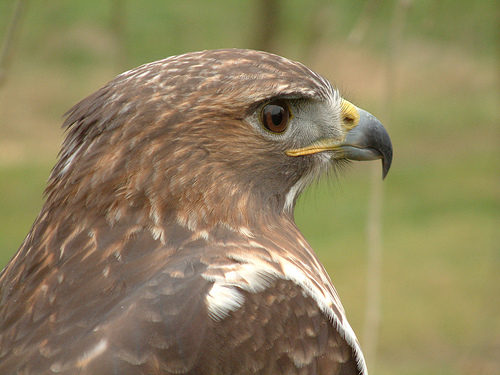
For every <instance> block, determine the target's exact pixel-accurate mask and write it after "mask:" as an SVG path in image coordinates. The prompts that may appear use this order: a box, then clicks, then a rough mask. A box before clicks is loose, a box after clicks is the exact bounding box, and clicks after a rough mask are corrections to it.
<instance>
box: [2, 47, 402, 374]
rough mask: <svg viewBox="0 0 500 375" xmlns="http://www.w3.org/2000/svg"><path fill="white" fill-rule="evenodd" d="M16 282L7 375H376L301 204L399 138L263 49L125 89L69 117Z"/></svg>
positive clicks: (314, 77) (126, 79) (122, 79)
mask: <svg viewBox="0 0 500 375" xmlns="http://www.w3.org/2000/svg"><path fill="white" fill-rule="evenodd" d="M65 126H66V127H67V128H68V134H67V138H66V140H65V141H64V143H63V146H62V150H61V153H60V158H59V161H58V163H57V164H56V166H55V167H54V169H53V171H52V174H51V176H50V179H49V182H48V187H47V190H46V202H45V204H44V206H43V208H42V210H41V212H40V214H39V216H38V217H37V219H36V221H35V223H34V224H33V227H32V228H31V231H30V232H29V234H28V236H27V237H26V239H25V241H24V243H23V244H22V246H21V248H20V249H19V251H18V252H17V254H16V255H15V257H14V258H13V259H12V260H11V262H10V263H9V264H8V265H7V267H6V268H5V269H4V270H3V272H2V274H1V276H0V373H1V374H100V375H102V374H104V375H106V374H366V366H365V362H364V359H363V356H362V354H361V350H360V347H359V344H358V341H357V340H356V337H355V335H354V332H353V331H352V329H351V327H350V326H349V323H348V322H347V319H346V317H345V314H344V309H343V307H342V305H341V303H340V300H339V297H338V295H337V292H336V291H335V289H334V287H333V285H332V282H331V281H330V278H329V276H328V274H327V273H326V271H325V269H324V268H323V266H322V265H321V263H320V262H319V260H318V258H317V257H316V255H315V253H314V252H313V250H312V249H311V248H310V246H309V244H308V243H307V241H306V240H305V239H304V237H303V236H302V235H301V233H300V232H299V230H298V229H297V227H296V225H295V223H294V219H293V210H294V206H295V202H296V200H297V197H298V195H299V194H300V192H301V191H302V190H303V189H304V188H305V187H306V186H307V185H308V184H309V183H310V182H311V181H313V180H314V179H315V178H316V177H317V176H319V175H320V174H321V173H322V172H324V171H327V170H328V169H331V168H335V167H336V166H338V165H341V164H343V163H344V162H345V161H346V159H355V160H372V159H379V158H380V159H382V162H383V175H384V176H385V174H386V173H387V171H388V170H389V167H390V164H391V159H392V148H391V143H390V140H389V136H388V134H387V132H386V131H385V129H384V128H383V127H382V125H381V124H380V122H378V121H377V120H376V119H375V118H374V117H373V116H371V115H370V114H368V113H367V112H365V111H363V110H360V109H358V108H356V107H355V106H354V105H352V104H350V103H349V102H347V101H345V100H344V99H342V98H341V96H340V94H339V92H338V91H336V90H335V89H334V88H333V87H332V86H331V84H330V83H329V82H328V81H326V80H325V79H323V78H322V77H320V76H319V75H318V74H316V73H314V72H312V71H311V70H309V69H308V68H306V67H305V66H303V65H301V64H299V63H296V62H292V61H289V60H287V59H285V58H282V57H279V56H276V55H272V54H269V53H264V52H257V51H250V50H217V51H204V52H196V53H188V54H184V55H180V56H174V57H170V58H167V59H165V60H161V61H157V62H154V63H151V64H146V65H143V66H141V67H139V68H137V69H133V70H131V71H128V72H126V73H123V74H121V75H119V76H118V77H116V78H115V79H113V80H112V81H111V82H110V83H108V84H107V85H106V86H104V87H103V88H101V89H100V90H98V91H96V92H95V93H94V94H92V95H90V96H89V97H87V98H86V99H84V100H83V101H81V102H80V103H79V104H77V105H76V106H75V107H73V108H72V109H71V110H70V111H69V114H68V117H67V120H66V122H65Z"/></svg>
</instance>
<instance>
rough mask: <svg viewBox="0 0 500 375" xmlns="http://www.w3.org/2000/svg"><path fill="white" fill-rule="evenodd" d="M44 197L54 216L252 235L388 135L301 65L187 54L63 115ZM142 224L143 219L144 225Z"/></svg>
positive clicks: (384, 148)
mask: <svg viewBox="0 0 500 375" xmlns="http://www.w3.org/2000/svg"><path fill="white" fill-rule="evenodd" d="M65 125H66V126H67V127H68V128H69V134H68V136H67V138H66V140H65V142H64V145H63V149H62V151H61V157H60V160H59V163H58V164H57V165H56V167H55V169H54V171H53V174H52V177H51V180H50V184H49V187H48V189H47V193H48V202H49V203H52V207H53V211H57V210H58V209H59V208H60V207H61V205H62V206H73V207H82V206H84V207H87V208H90V209H92V210H94V211H92V212H95V210H99V212H103V213H104V214H105V215H106V216H107V218H108V220H109V221H110V222H115V221H120V218H122V217H124V216H125V215H127V214H129V213H130V211H137V208H138V207H142V208H147V210H146V211H144V210H141V213H140V214H141V215H146V216H147V219H152V220H153V222H154V223H155V225H159V226H161V224H162V223H164V222H166V221H168V220H171V219H173V218H174V217H175V219H176V220H178V221H179V222H181V223H183V224H185V225H187V226H188V227H190V228H203V227H210V226H213V225H214V224H217V223H221V222H224V223H229V224H231V225H232V224H238V225H242V226H245V227H251V226H253V224H255V221H256V220H258V219H260V218H262V213H266V214H277V215H281V214H286V215H290V214H291V213H292V211H293V208H294V204H295V201H296V199H297V197H298V195H299V194H300V192H301V191H302V190H303V189H304V188H305V187H306V186H307V185H308V184H309V183H310V182H311V181H312V180H314V179H315V177H317V176H319V175H320V174H321V173H322V172H324V171H327V170H328V169H330V168H332V167H333V168H335V167H337V166H339V165H342V164H344V163H345V161H346V160H348V159H353V160H372V159H382V163H383V176H384V177H385V175H386V174H387V172H388V170H389V167H390V164H391V158H392V148H391V142H390V139H389V136H388V134H387V132H386V131H385V129H384V128H383V126H382V125H381V124H380V123H379V122H378V121H377V120H376V119H375V118H374V117H373V116H371V115H370V114H368V113H367V112H365V111H363V110H361V109H359V108H357V107H355V106H354V105H352V104H351V103H349V102H348V101H346V100H345V99H343V98H342V97H341V95H340V93H339V92H338V91H337V90H335V89H334V88H333V87H332V85H331V84H330V83H329V82H328V81H327V80H325V79H324V78H322V77H320V76H319V75H318V74H316V73H314V72H313V71H311V70H310V69H308V68H307V67H305V66H304V65H302V64H300V63H297V62H292V61H290V60H287V59H285V58H282V57H279V56H276V55H273V54H269V53H264V52H257V51H250V50H236V49H234V50H216V51H203V52H196V53H188V54H184V55H180V56H174V57H170V58H167V59H165V60H161V61H158V62H154V63H151V64H146V65H143V66H141V67H139V68H137V69H133V70H131V71H128V72H126V73H123V74H121V75H119V76H118V77H116V78H115V79H114V80H112V81H111V82H110V83H108V84H107V85H106V86H104V87H103V88H102V89H100V90H98V91H97V92H95V93H94V94H92V95H91V96H89V97H88V98H86V99H84V100H83V101H82V102H80V103H79V104H77V105H76V106H75V107H74V108H73V109H72V110H71V111H70V112H69V116H68V118H67V120H66V123H65ZM144 219H146V217H145V218H144Z"/></svg>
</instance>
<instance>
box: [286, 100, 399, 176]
mask: <svg viewBox="0 0 500 375" xmlns="http://www.w3.org/2000/svg"><path fill="white" fill-rule="evenodd" d="M356 109H357V111H358V114H359V122H358V124H357V125H356V126H354V127H353V128H352V129H351V130H350V131H349V132H348V133H347V136H346V138H345V139H344V141H343V142H339V141H338V140H333V139H323V140H320V141H318V142H315V143H314V144H311V145H309V146H306V147H303V148H299V149H294V150H288V151H287V152H286V154H287V155H288V156H302V155H311V154H315V153H318V152H323V151H334V152H335V157H336V158H338V159H350V160H376V159H382V178H385V176H387V173H388V172H389V168H390V167H391V162H392V143H391V139H390V138H389V134H388V133H387V130H385V128H384V126H383V125H382V124H381V123H380V121H379V120H377V119H376V118H375V117H374V116H372V115H371V114H370V113H368V112H366V111H364V110H362V109H359V108H356Z"/></svg>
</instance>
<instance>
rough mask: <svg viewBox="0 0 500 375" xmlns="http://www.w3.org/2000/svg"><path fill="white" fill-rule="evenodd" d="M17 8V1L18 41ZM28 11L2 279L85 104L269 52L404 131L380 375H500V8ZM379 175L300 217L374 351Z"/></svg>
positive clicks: (313, 192)
mask: <svg viewBox="0 0 500 375" xmlns="http://www.w3.org/2000/svg"><path fill="white" fill-rule="evenodd" d="M16 3H17V2H16V1H14V0H3V1H1V2H0V33H1V34H0V38H2V40H4V39H5V36H6V35H7V31H8V29H9V24H10V23H11V20H12V17H13V16H12V15H13V12H14V9H15V6H16ZM270 7H271V8H270ZM268 10H270V12H268ZM21 14H22V17H21V18H19V21H20V23H19V25H20V28H19V31H18V32H17V33H16V34H15V35H14V39H13V43H12V44H11V47H13V48H12V49H11V52H10V54H9V59H8V62H9V64H8V65H7V68H8V69H7V70H4V72H3V73H4V74H5V75H4V76H3V80H2V81H1V82H0V84H1V86H0V268H1V267H3V266H4V265H5V264H6V263H7V262H8V260H9V259H10V258H11V257H12V255H13V254H14V252H15V251H16V250H17V248H18V247H19V245H20V244H21V242H22V240H23V238H24V236H25V235H26V234H27V232H28V230H29V228H30V226H31V224H32V222H33V220H34V219H35V217H36V215H37V213H38V211H39V209H40V207H41V205H42V202H43V195H42V192H43V189H44V186H45V181H46V179H47V177H48V175H49V172H50V169H51V167H52V165H53V164H54V162H55V160H56V155H57V152H58V149H59V145H60V143H61V141H62V139H63V131H62V130H61V128H60V125H61V124H62V116H63V114H64V113H65V112H66V110H68V109H69V108H70V107H71V106H72V105H73V104H75V103H76V102H77V101H79V100H80V99H82V98H83V97H85V96H87V95H88V94H90V93H92V92H93V91H95V90H96V89H98V88H99V87H101V86H102V85H104V84H105V83H106V82H107V81H108V80H110V79H112V78H113V77H114V76H115V75H117V74H118V73H120V72H122V71H124V70H127V69H130V68H133V67H135V66H137V65H139V64H142V63H146V62H150V61H153V60H157V59H160V58H164V57H167V56H169V55H172V54H178V53H183V52H188V51H193V50H202V49H213V48H226V47H238V48H257V49H267V50H270V51H272V52H275V53H278V54H281V55H284V56H286V57H289V58H291V59H295V60H299V61H302V62H304V63H306V64H307V65H308V66H310V67H311V68H313V69H314V70H316V71H318V72H319V73H321V74H322V75H324V76H325V77H327V78H328V79H330V80H331V81H332V82H333V83H334V84H335V85H337V86H338V87H339V88H340V89H341V91H342V92H343V93H344V94H345V96H346V97H347V98H348V99H349V100H351V101H352V102H354V103H355V104H357V105H358V106H360V107H362V108H363V109H366V110H368V111H370V112H372V113H373V114H374V115H376V116H377V117H378V118H379V119H380V120H381V121H382V122H383V123H385V124H386V125H387V128H388V130H389V133H390V134H391V138H392V141H393V145H394V161H393V166H392V169H391V172H390V173H389V176H388V178H387V179H386V180H385V181H384V183H383V187H384V192H383V196H384V199H383V216H382V217H383V224H382V225H383V231H382V236H383V259H382V275H381V299H380V304H381V307H380V313H381V324H380V330H379V333H378V340H377V349H376V353H377V355H376V358H371V359H372V361H371V362H370V363H369V364H368V365H369V368H370V369H371V374H372V375H373V374H376V375H377V374H500V276H499V275H500V246H499V240H500V235H499V233H500V220H499V218H500V215H499V213H500V173H499V172H500V168H499V167H500V165H499V160H500V152H499V142H500V131H499V129H500V127H499V125H500V118H499V108H498V107H499V104H500V96H499V91H498V88H499V76H498V73H499V71H498V68H499V65H498V57H499V56H498V53H499V41H500V40H499V28H498V22H499V21H498V20H499V19H500V13H499V3H498V2H497V0H477V1H469V0H453V1H452V0H442V1H439V0H427V1H409V0H406V1H385V2H383V1H380V0H370V1H368V2H366V1H361V0H338V1H324V0H315V1H306V0H303V1H299V0H288V1H285V0H282V1H246V2H245V1H231V0H198V1H195V0H184V1H160V0H155V1H140V0H112V1H67V0H47V1H43V2H35V1H31V2H26V6H25V8H24V11H23V12H22V13H21ZM373 164H374V163H356V164H352V165H351V167H350V168H349V170H348V172H347V173H342V174H340V175H338V176H336V177H335V178H330V179H329V180H328V181H326V180H324V181H323V182H322V183H319V184H317V185H315V186H313V187H311V188H310V189H309V190H308V191H307V192H306V193H305V194H304V195H303V196H302V198H301V200H300V201H299V204H298V207H297V210H296V216H297V222H298V224H299V227H300V228H301V229H302V230H303V232H304V234H305V235H306V237H307V238H308V240H309V241H310V243H311V245H312V246H313V248H314V249H315V250H316V251H317V253H318V255H319V257H320V258H321V260H322V261H323V262H324V264H325V266H326V268H327V270H328V271H329V273H330V275H331V277H332V280H333V282H334V284H335V286H336V287H337V289H338V291H339V294H340V296H341V298H342V301H343V303H344V306H345V308H346V310H347V315H348V317H349V320H350V323H351V325H352V326H353V328H354V330H355V332H357V334H358V337H359V339H360V342H361V345H362V347H363V344H364V340H365V339H366V338H365V334H364V319H365V310H366V308H367V286H366V285H367V282H368V281H367V269H368V255H367V253H368V251H367V244H366V242H367V235H366V222H367V211H368V202H369V196H370V190H371V178H370V176H371V174H372V168H375V166H374V165H373ZM376 168H380V166H379V163H376ZM377 173H379V171H377Z"/></svg>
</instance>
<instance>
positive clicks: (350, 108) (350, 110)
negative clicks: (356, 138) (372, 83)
mask: <svg viewBox="0 0 500 375" xmlns="http://www.w3.org/2000/svg"><path fill="white" fill-rule="evenodd" d="M341 108H342V125H343V127H344V129H345V130H346V131H349V130H351V129H352V128H354V127H355V126H356V125H358V124H359V112H358V109H357V108H356V106H355V105H354V104H352V103H351V102H348V101H347V100H345V99H342V104H341Z"/></svg>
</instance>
